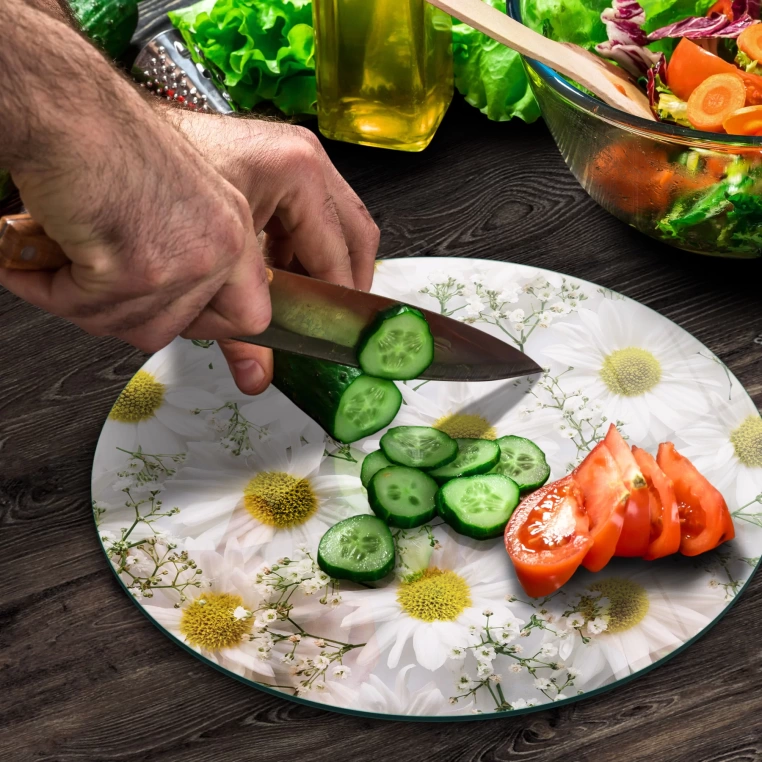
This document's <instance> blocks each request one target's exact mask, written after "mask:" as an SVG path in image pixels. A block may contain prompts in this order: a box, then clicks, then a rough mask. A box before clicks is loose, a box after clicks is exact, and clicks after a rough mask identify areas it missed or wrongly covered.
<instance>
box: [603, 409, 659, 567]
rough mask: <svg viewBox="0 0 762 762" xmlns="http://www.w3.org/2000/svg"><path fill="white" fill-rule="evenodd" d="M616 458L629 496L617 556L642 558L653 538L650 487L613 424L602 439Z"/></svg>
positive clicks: (615, 552)
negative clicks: (650, 539) (651, 537)
mask: <svg viewBox="0 0 762 762" xmlns="http://www.w3.org/2000/svg"><path fill="white" fill-rule="evenodd" d="M603 441H604V442H605V443H606V447H608V448H609V452H611V454H612V455H613V456H614V460H615V461H616V464H617V467H618V468H619V473H620V474H621V475H622V481H623V482H624V486H625V487H627V491H628V492H629V493H630V499H629V500H628V501H627V508H625V512H624V524H623V525H622V534H620V535H619V542H617V544H616V550H615V551H614V555H615V556H624V557H626V558H639V557H640V556H642V555H643V554H644V553H645V552H646V551H647V550H648V542H649V538H650V536H651V513H650V509H649V496H648V485H647V484H646V480H645V479H644V478H643V474H642V473H641V472H640V467H639V466H638V464H637V462H636V461H635V458H634V457H633V455H632V451H631V450H630V447H629V445H628V444H627V442H625V441H624V438H623V437H622V435H621V434H620V433H619V431H618V430H617V427H616V426H614V424H613V423H612V424H611V426H609V430H608V433H607V434H606V438H605V439H604V440H603Z"/></svg>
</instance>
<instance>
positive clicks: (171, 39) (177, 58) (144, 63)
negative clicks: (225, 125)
mask: <svg viewBox="0 0 762 762" xmlns="http://www.w3.org/2000/svg"><path fill="white" fill-rule="evenodd" d="M194 52H195V54H196V58H197V59H199V60H203V56H202V54H201V51H200V50H199V48H196V49H195V51H194ZM132 74H133V76H134V77H135V79H136V80H138V82H140V86H141V87H145V88H146V89H147V90H150V91H151V92H154V93H156V94H157V95H159V96H161V97H163V98H167V99H168V100H173V101H176V102H177V103H178V104H182V105H183V106H185V107H186V108H188V109H191V110H198V111H213V112H216V113H218V114H235V113H236V110H235V108H234V106H233V103H232V99H231V98H230V95H229V94H228V93H227V92H226V91H225V88H224V86H223V85H222V83H221V82H219V80H218V79H217V78H216V77H215V76H214V74H213V73H212V71H211V69H209V68H207V67H206V66H204V64H203V63H197V62H196V61H194V60H193V58H192V57H191V53H190V51H189V50H188V47H187V46H186V44H185V42H184V40H183V38H182V36H181V35H180V32H178V31H177V30H176V29H169V30H167V31H165V32H160V33H159V34H157V35H156V36H155V37H154V38H153V39H151V41H150V42H149V43H148V44H147V45H146V46H145V47H144V48H143V50H141V51H140V53H139V54H138V57H137V58H136V59H135V64H134V65H133V67H132Z"/></svg>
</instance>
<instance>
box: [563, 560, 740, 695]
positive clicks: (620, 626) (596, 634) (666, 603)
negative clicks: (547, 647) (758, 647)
mask: <svg viewBox="0 0 762 762" xmlns="http://www.w3.org/2000/svg"><path fill="white" fill-rule="evenodd" d="M601 576H602V575H601V574H599V575H597V576H596V578H595V581H594V582H591V583H590V584H588V585H587V586H586V587H585V589H584V591H583V592H582V594H581V598H580V600H579V603H578V604H577V605H576V608H577V610H578V615H581V616H582V617H583V618H585V619H586V620H587V626H586V628H582V630H581V631H580V630H576V631H572V633H573V637H574V640H573V641H572V647H571V648H570V649H568V650H569V651H570V653H569V655H568V656H567V655H565V654H562V658H564V659H565V660H566V661H567V662H568V664H569V667H570V668H571V670H573V674H574V675H577V676H578V677H577V685H580V684H584V685H585V687H586V688H587V689H592V688H594V687H597V686H599V685H602V684H603V683H605V682H608V681H609V680H610V679H611V677H612V674H613V678H614V679H616V680H619V679H621V678H623V677H626V676H627V675H630V674H632V673H634V672H637V671H639V670H641V669H643V668H644V667H647V666H649V665H650V664H653V663H654V662H656V661H659V660H660V659H662V658H663V657H664V656H666V655H667V654H669V653H671V652H672V651H674V650H675V649H676V648H677V647H679V646H680V645H682V644H683V643H685V642H686V641H688V640H689V639H690V638H692V637H694V636H695V635H697V634H698V633H699V632H700V631H701V630H702V629H704V628H705V627H706V626H707V625H708V624H709V622H710V621H711V620H712V618H713V617H714V616H716V615H717V614H718V613H719V612H720V611H721V610H722V609H723V607H724V605H725V601H724V597H723V596H722V595H719V594H718V593H714V594H712V593H711V592H703V590H702V589H701V588H699V587H698V586H696V585H695V579H694V578H692V577H690V576H688V575H686V576H685V577H683V576H682V575H681V573H680V572H679V571H678V570H677V569H667V570H662V572H661V573H660V574H658V575H657V574H655V573H654V572H652V571H651V570H646V571H641V572H637V573H635V574H632V575H627V574H626V573H625V574H622V575H621V576H620V575H616V576H614V575H613V574H612V576H605V577H604V578H602V579H598V577H601ZM602 596H605V597H602ZM586 612H588V613H587V614H586ZM573 616H574V617H575V624H576V622H578V621H579V619H578V618H577V615H573ZM570 619H571V617H570ZM577 632H580V634H577ZM582 636H584V637H582ZM553 640H555V638H553ZM585 641H587V642H585ZM556 642H557V641H556ZM570 674H572V672H570Z"/></svg>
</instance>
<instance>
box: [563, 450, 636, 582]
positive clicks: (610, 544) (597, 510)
mask: <svg viewBox="0 0 762 762" xmlns="http://www.w3.org/2000/svg"><path fill="white" fill-rule="evenodd" d="M574 478H575V479H576V480H577V483H578V484H579V486H580V489H581V490H582V494H583V495H584V498H585V509H586V510H587V515H588V516H589V518H590V537H591V539H592V541H593V544H592V547H591V548H590V550H589V551H588V554H587V555H586V556H585V559H584V561H583V562H582V565H583V566H584V567H585V568H586V569H588V570H589V571H592V572H597V571H600V570H601V569H602V568H603V567H604V566H605V565H606V564H607V563H608V562H609V561H610V560H611V558H612V556H613V555H614V551H615V550H616V546H617V543H618V542H619V535H621V533H622V526H623V524H624V513H625V509H626V508H627V500H628V499H629V497H630V493H629V492H628V491H627V487H625V486H624V482H623V481H622V477H621V475H620V473H619V468H618V466H617V464H616V461H615V460H614V456H613V455H612V454H611V451H610V450H609V448H608V447H606V443H605V442H599V443H598V444H597V445H596V446H595V448H594V449H593V451H592V452H591V453H590V454H589V455H588V456H587V457H586V458H585V459H584V460H583V461H582V463H581V464H580V465H579V466H578V467H577V469H576V471H574Z"/></svg>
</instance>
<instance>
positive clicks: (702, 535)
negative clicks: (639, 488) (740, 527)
mask: <svg viewBox="0 0 762 762" xmlns="http://www.w3.org/2000/svg"><path fill="white" fill-rule="evenodd" d="M656 462H657V463H658V465H659V468H661V470H662V471H664V473H665V474H666V475H667V476H668V477H669V478H670V479H671V480H672V484H673V485H674V488H675V497H676V498H677V506H678V511H679V513H680V538H681V539H680V552H681V553H682V554H683V555H686V556H697V555H699V553H705V552H706V551H707V550H711V549H712V548H716V547H717V546H718V545H720V544H721V543H723V542H725V541H726V540H731V539H733V537H735V529H734V528H733V520H732V518H731V517H730V512H729V511H728V506H727V504H726V503H725V499H724V498H723V497H722V495H721V494H720V493H719V491H718V490H717V489H715V488H714V487H713V486H712V485H711V484H710V483H709V482H708V481H707V480H706V479H705V478H704V477H703V476H702V475H701V474H700V473H699V472H698V470H697V469H696V467H695V466H694V465H693V463H691V462H690V461H689V460H688V458H685V457H683V456H682V455H680V453H679V452H678V451H677V450H676V449H675V446H674V445H673V444H672V443H671V442H665V443H664V444H660V445H659V452H658V453H657V455H656Z"/></svg>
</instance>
